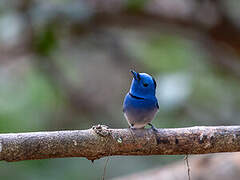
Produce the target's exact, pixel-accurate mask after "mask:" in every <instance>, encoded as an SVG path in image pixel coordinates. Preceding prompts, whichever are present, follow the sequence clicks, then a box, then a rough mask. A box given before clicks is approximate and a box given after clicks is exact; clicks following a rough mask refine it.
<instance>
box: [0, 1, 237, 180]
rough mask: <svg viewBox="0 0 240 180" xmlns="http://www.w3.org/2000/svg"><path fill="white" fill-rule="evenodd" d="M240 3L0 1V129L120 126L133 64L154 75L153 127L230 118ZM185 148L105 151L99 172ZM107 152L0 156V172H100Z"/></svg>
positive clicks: (147, 163) (138, 165)
mask: <svg viewBox="0 0 240 180" xmlns="http://www.w3.org/2000/svg"><path fill="white" fill-rule="evenodd" d="M239 8H240V4H239V2H238V1H237V0H229V1H224V0H220V1H210V0H203V1H197V0H195V1H190V0H174V1H168V0H150V1H144V0H111V1H105V0H89V1H83V0H79V1H76V0H75V1H73V0H51V1H46V0H21V1H19V0H12V1H8V0H1V1H0V132H1V133H8V132H31V131H50V130H51V131H52V130H70V129H86V128H90V127H91V126H92V125H96V124H105V125H108V126H109V127H111V128H127V127H128V126H127V123H126V121H125V119H124V117H123V114H122V102H123V98H124V95H125V94H126V93H127V91H128V89H129V86H130V81H131V78H132V77H131V75H130V73H129V70H130V69H134V70H136V71H138V72H147V73H149V74H152V75H153V76H154V77H155V79H156V80H157V84H158V86H157V96H158V100H159V105H160V111H159V113H158V115H157V117H156V119H155V120H154V121H153V124H154V125H155V126H156V127H159V128H173V127H187V126H205V125H237V124H239V120H240V111H239V106H240V94H239V92H240V84H239V80H240V18H239V17H240V11H239ZM182 159H183V156H151V157H150V156H149V157H111V158H110V161H109V164H108V167H107V174H106V179H111V178H113V177H117V176H122V175H127V174H131V173H137V172H140V171H143V170H147V169H151V168H155V167H159V166H164V165H165V164H168V163H173V162H174V161H176V160H182ZM104 164H105V159H101V160H97V161H95V162H94V164H92V163H91V162H90V161H88V160H86V159H83V158H67V159H50V160H36V161H25V162H17V163H6V162H0V177H1V178H2V177H4V179H6V180H7V179H16V178H18V179H19V180H21V179H24V180H42V179H45V180H48V179H49V180H50V179H58V180H65V179H100V178H101V177H102V174H103V168H104Z"/></svg>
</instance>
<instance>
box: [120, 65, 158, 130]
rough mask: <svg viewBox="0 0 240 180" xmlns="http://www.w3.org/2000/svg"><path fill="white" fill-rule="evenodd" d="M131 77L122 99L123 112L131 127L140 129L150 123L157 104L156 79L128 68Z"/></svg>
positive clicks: (156, 110) (152, 126)
mask: <svg viewBox="0 0 240 180" xmlns="http://www.w3.org/2000/svg"><path fill="white" fill-rule="evenodd" d="M130 72H131V73H132V76H133V79H132V83H131V87H130V90H129V92H128V93H127V94H126V96H125V98H124V101H123V113H124V116H125V118H126V120H127V122H128V124H129V127H130V128H131V129H141V128H144V127H145V126H146V125H150V126H151V128H152V129H153V130H154V131H157V129H156V128H155V127H154V125H153V124H151V121H152V120H153V119H154V117H155V115H156V113H157V112H158V109H159V105H158V100H157V98H156V95H155V94H156V87H157V84H156V81H155V79H154V78H153V77H152V76H151V75H149V74H147V73H138V72H135V71H134V70H130Z"/></svg>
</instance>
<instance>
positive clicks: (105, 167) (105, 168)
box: [102, 156, 109, 180]
mask: <svg viewBox="0 0 240 180" xmlns="http://www.w3.org/2000/svg"><path fill="white" fill-rule="evenodd" d="M108 161H109V156H108V157H107V159H106V162H105V166H104V171H103V176H102V180H104V179H105V175H106V170H107V164H108Z"/></svg>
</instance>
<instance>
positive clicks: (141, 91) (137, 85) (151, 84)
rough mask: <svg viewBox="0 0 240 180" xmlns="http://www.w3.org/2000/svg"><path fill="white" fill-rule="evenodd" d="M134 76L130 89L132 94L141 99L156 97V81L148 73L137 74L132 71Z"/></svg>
mask: <svg viewBox="0 0 240 180" xmlns="http://www.w3.org/2000/svg"><path fill="white" fill-rule="evenodd" d="M130 72H131V73H132V75H133V80H132V84H131V88H130V93H131V94H133V95H135V96H139V97H149V96H155V91H156V86H157V84H156V81H155V80H154V78H153V77H152V76H150V75H149V74H147V73H137V72H135V71H133V70H131V71H130Z"/></svg>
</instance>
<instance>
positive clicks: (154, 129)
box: [148, 123, 158, 132]
mask: <svg viewBox="0 0 240 180" xmlns="http://www.w3.org/2000/svg"><path fill="white" fill-rule="evenodd" d="M148 125H149V126H151V129H152V130H153V131H154V132H158V129H157V128H155V126H154V125H153V124H151V123H148Z"/></svg>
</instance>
